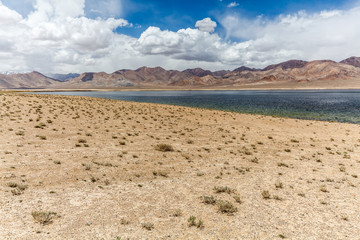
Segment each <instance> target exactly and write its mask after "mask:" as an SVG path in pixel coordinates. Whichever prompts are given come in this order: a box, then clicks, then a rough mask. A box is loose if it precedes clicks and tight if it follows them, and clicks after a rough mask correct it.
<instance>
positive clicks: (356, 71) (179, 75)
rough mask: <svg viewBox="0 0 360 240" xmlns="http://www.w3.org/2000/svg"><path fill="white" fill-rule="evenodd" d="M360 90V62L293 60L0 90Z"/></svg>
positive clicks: (2, 82) (144, 70)
mask: <svg viewBox="0 0 360 240" xmlns="http://www.w3.org/2000/svg"><path fill="white" fill-rule="evenodd" d="M124 87H131V88H209V87H210V88H211V87H214V88H216V87H225V88H226V87H228V88H231V87H266V88H267V87H270V88H271V87H274V88H289V87H290V88H298V87H300V88H302V87H305V88H317V87H321V88H333V87H336V88H350V87H351V88H360V58H357V57H351V58H348V59H345V60H343V61H341V62H340V63H337V62H334V61H331V60H318V61H311V62H307V61H302V60H290V61H286V62H283V63H279V64H274V65H270V66H268V67H265V68H264V69H254V68H248V67H245V66H242V67H240V68H237V69H235V70H233V71H225V70H224V71H217V72H211V71H208V70H204V69H201V68H194V69H186V70H184V71H177V70H165V69H163V68H161V67H155V68H149V67H141V68H138V69H136V70H129V69H123V70H118V71H116V72H114V73H111V74H108V73H105V72H98V73H94V72H87V73H83V74H81V75H80V76H78V77H76V78H73V79H71V80H69V81H67V82H60V81H57V80H55V79H51V78H48V77H46V76H44V75H42V74H41V73H38V72H32V73H28V74H12V75H1V74H0V88H13V89H14V88H51V89H97V88H99V89H110V88H115V89H116V88H124Z"/></svg>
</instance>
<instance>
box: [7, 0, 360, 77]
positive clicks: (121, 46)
mask: <svg viewBox="0 0 360 240" xmlns="http://www.w3.org/2000/svg"><path fill="white" fill-rule="evenodd" d="M359 39H360V0H341V1H340V0H303V1H286V0H277V1H268V0H257V1H253V0H195V1H194V0H180V1H177V0H174V1H169V0H153V1H144V0H102V1H101V0H61V1H59V0H0V72H6V71H13V72H28V71H39V72H42V73H69V72H76V73H82V72H89V71H91V72H100V71H104V72H108V73H111V72H114V71H116V70H119V69H137V68H139V67H142V66H148V67H156V66H161V67H163V68H165V69H168V70H170V69H177V70H184V69H187V68H196V67H201V68H204V69H209V70H213V71H215V70H223V69H225V70H233V69H235V68H237V67H240V66H243V65H245V66H248V67H254V68H263V67H265V66H267V65H270V64H275V63H279V62H283V61H287V60H290V59H301V60H308V61H310V60H317V59H331V60H335V61H340V60H343V59H345V58H348V57H350V56H360V41H359Z"/></svg>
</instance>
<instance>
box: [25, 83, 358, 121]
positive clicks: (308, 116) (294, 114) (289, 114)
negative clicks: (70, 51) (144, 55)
mask: <svg viewBox="0 0 360 240" xmlns="http://www.w3.org/2000/svg"><path fill="white" fill-rule="evenodd" d="M342 90H344V91H349V90H348V89H342ZM164 91H166V90H164ZM172 91H173V90H172ZM184 91H185V90H184ZM192 91H196V90H192ZM204 91H207V90H204ZM208 91H223V90H208ZM228 91H242V90H228ZM244 91H248V90H244ZM254 91H264V90H254ZM266 91H270V92H273V91H274V92H278V91H279V92H281V91H285V92H289V91H294V92H317V91H319V92H326V91H341V90H333V89H329V90H266ZM354 91H358V90H354ZM39 92H40V91H39ZM57 92H58V93H60V94H59V95H60V96H80V95H61V92H62V91H45V92H43V93H44V94H46V93H49V95H53V94H52V93H57ZM71 92H74V93H76V92H110V91H97V90H94V91H82V90H78V91H71ZM114 92H121V91H114ZM130 92H131V91H130ZM140 92H141V91H140ZM20 93H21V92H20ZM23 93H33V94H36V93H38V91H34V92H32V91H31V92H23ZM55 95H56V94H55ZM85 96H86V95H85ZM88 97H94V98H100V99H112V98H107V97H102V96H88ZM113 100H117V101H126V102H134V103H141V102H142V103H155V104H162V105H172V106H184V107H191V108H197V109H209V110H219V111H224V112H233V113H242V114H250V115H259V116H272V117H279V118H286V119H299V120H313V121H322V122H339V123H350V124H356V125H359V124H360V122H359V121H356V119H350V118H348V119H341V118H337V117H336V116H337V115H331V114H330V115H329V113H328V115H326V114H325V117H324V116H316V114H315V115H314V113H312V112H308V113H307V114H305V115H303V116H300V115H299V113H297V111H295V110H296V109H294V111H289V110H286V109H284V110H283V112H282V113H279V112H278V113H276V112H266V111H261V110H256V109H255V110H254V111H251V110H244V109H243V110H241V109H238V110H234V109H230V108H229V109H226V108H224V109H222V108H217V107H216V106H213V107H209V106H208V107H205V106H195V105H193V106H192V105H187V104H181V103H179V104H175V103H174V104H171V103H168V102H166V101H165V102H158V103H157V102H152V101H134V100H126V99H113ZM200 105H201V104H200ZM326 116H327V117H326Z"/></svg>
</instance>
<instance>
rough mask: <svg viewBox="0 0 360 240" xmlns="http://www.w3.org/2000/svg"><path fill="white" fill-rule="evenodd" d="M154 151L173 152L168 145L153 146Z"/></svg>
mask: <svg viewBox="0 0 360 240" xmlns="http://www.w3.org/2000/svg"><path fill="white" fill-rule="evenodd" d="M155 150H157V151H160V152H173V151H174V148H173V147H172V146H171V145H170V144H165V143H161V144H158V145H156V146H155Z"/></svg>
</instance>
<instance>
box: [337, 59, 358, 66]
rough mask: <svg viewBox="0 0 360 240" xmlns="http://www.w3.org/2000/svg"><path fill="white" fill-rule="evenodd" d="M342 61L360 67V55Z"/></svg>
mask: <svg viewBox="0 0 360 240" xmlns="http://www.w3.org/2000/svg"><path fill="white" fill-rule="evenodd" d="M340 63H344V64H348V65H351V66H354V67H359V68H360V58H359V57H350V58H347V59H345V60H342V61H341V62H340Z"/></svg>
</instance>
